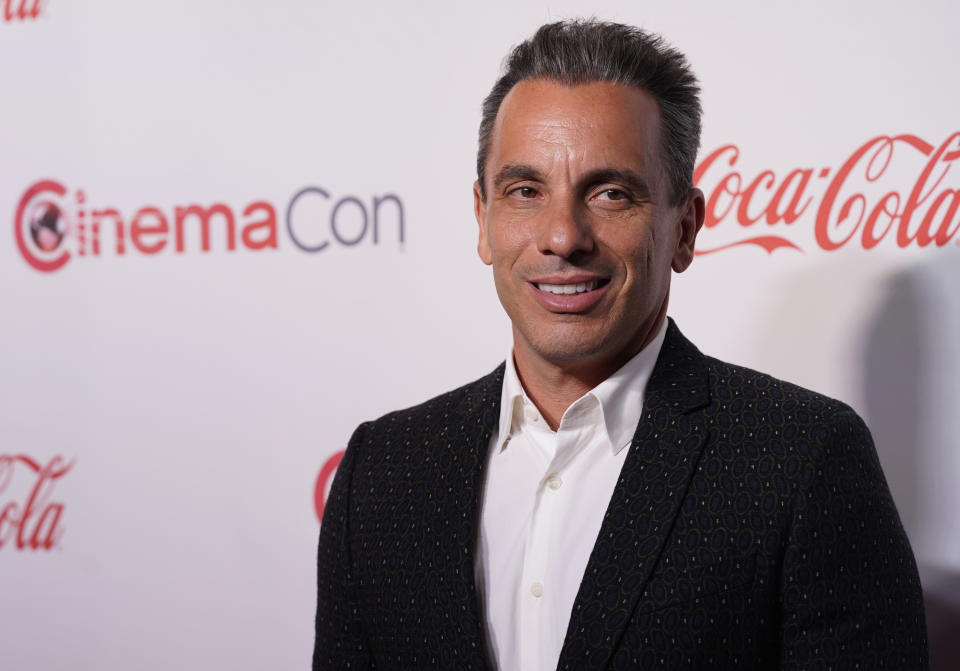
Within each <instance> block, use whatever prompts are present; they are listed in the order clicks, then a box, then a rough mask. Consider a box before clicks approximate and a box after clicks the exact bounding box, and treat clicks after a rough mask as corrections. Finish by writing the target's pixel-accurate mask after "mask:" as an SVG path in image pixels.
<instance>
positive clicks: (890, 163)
mask: <svg viewBox="0 0 960 671" xmlns="http://www.w3.org/2000/svg"><path fill="white" fill-rule="evenodd" d="M740 157H741V151H740V148H739V147H738V146H737V145H734V144H728V145H724V146H722V147H720V148H718V149H716V150H714V151H712V152H711V153H710V154H708V155H707V156H706V157H704V158H703V160H701V161H700V162H699V163H698V164H697V166H696V168H695V170H694V182H695V183H696V184H697V186H699V187H700V188H701V189H703V191H704V194H705V195H706V218H705V221H704V230H703V231H702V233H701V237H700V238H699V239H698V244H699V245H701V247H700V249H698V250H697V253H698V254H701V255H702V254H711V253H713V252H718V251H721V250H724V249H729V248H731V247H738V246H742V245H755V246H758V247H761V248H763V249H765V250H766V251H767V252H768V253H772V252H774V251H775V250H777V249H792V250H796V251H801V252H803V251H807V250H809V249H812V248H814V247H817V248H819V249H821V250H823V251H833V250H836V249H840V248H841V247H845V246H848V245H854V246H859V247H861V248H863V249H873V248H874V247H877V246H878V245H880V244H884V243H885V244H888V245H890V246H895V247H899V248H901V249H903V248H907V247H927V246H929V245H931V244H933V245H935V246H937V247H942V246H944V245H946V244H948V243H949V242H951V241H956V242H960V238H958V236H957V231H958V230H960V216H958V210H960V189H958V188H957V187H958V186H960V176H958V175H957V174H956V171H954V172H953V173H951V168H952V167H953V164H954V162H955V161H956V160H957V159H958V158H960V132H957V133H954V134H952V135H950V136H949V137H948V138H947V139H946V140H944V141H943V142H941V143H940V144H939V145H933V144H930V143H928V142H926V141H925V140H923V139H921V138H919V137H917V136H916V135H906V134H904V135H895V136H887V135H881V136H878V137H875V138H873V139H871V140H868V141H867V142H865V143H863V144H862V145H861V146H860V147H858V148H857V149H856V150H855V151H854V152H853V153H852V154H851V155H850V156H849V158H847V159H846V161H844V162H843V164H841V165H840V167H839V168H837V169H833V168H830V167H824V168H819V169H817V168H795V169H793V170H791V171H789V172H787V173H786V174H783V173H781V175H782V176H778V174H777V173H776V172H775V171H774V170H771V169H764V170H760V171H759V172H756V173H755V174H753V175H745V174H743V173H741V171H740V168H739V167H738V162H739V161H740ZM904 175H908V176H909V177H908V179H909V180H910V181H906V180H904V178H903V176H904ZM951 178H952V179H951ZM801 223H803V224H807V225H801ZM810 223H812V224H813V225H812V227H811V226H810V225H809V224H810Z"/></svg>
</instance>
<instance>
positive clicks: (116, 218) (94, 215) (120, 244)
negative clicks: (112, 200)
mask: <svg viewBox="0 0 960 671" xmlns="http://www.w3.org/2000/svg"><path fill="white" fill-rule="evenodd" d="M107 217H110V218H112V219H113V223H114V230H115V231H116V238H117V254H123V253H125V252H126V246H125V245H124V240H123V237H124V236H123V218H122V217H121V216H120V213H119V212H117V211H116V210H115V209H113V208H106V209H104V210H91V211H90V218H91V219H92V220H93V225H94V226H96V227H98V228H99V226H100V222H102V221H103V220H104V219H106V218H107Z"/></svg>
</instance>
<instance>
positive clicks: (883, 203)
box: [862, 193, 900, 249]
mask: <svg viewBox="0 0 960 671" xmlns="http://www.w3.org/2000/svg"><path fill="white" fill-rule="evenodd" d="M891 201H892V203H893V209H892V210H891V209H889V208H888V207H887V203H888V202H891ZM899 207H900V194H898V193H888V194H887V195H886V196H884V197H883V198H881V199H880V202H879V203H877V205H876V207H874V208H873V211H872V212H870V216H868V217H867V220H866V221H865V222H864V223H863V236H862V243H863V248H864V249H873V248H874V247H876V246H877V245H878V244H880V241H881V240H882V239H883V236H885V235H886V234H887V231H889V230H890V227H891V226H893V222H894V221H896V220H897V218H898V216H897V210H898V209H899ZM881 214H886V215H887V217H888V221H887V226H886V228H884V229H883V232H882V233H880V234H877V233H875V232H874V228H875V227H876V225H877V220H878V219H879V218H880V215H881Z"/></svg>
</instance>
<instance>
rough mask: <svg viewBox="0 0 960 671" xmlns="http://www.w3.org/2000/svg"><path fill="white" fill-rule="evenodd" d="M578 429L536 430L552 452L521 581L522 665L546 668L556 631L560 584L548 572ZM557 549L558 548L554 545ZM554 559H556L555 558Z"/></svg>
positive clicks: (539, 489) (537, 501) (536, 504)
mask: <svg viewBox="0 0 960 671" xmlns="http://www.w3.org/2000/svg"><path fill="white" fill-rule="evenodd" d="M580 437H581V436H580V435H579V432H578V431H570V430H566V431H565V430H560V431H559V432H557V433H556V434H552V435H550V434H546V433H545V432H536V435H535V437H533V439H534V440H535V441H537V442H539V443H540V446H541V447H542V446H543V445H544V442H545V441H549V442H550V444H551V448H552V449H548V450H547V452H549V453H552V455H553V458H552V459H551V460H550V462H549V464H548V465H547V468H546V469H545V470H544V475H543V477H541V478H540V480H539V482H538V483H537V485H536V486H537V493H536V497H535V502H534V510H533V515H532V516H531V523H530V527H529V533H528V536H527V543H526V549H525V552H524V563H523V579H522V582H521V590H522V591H523V593H522V594H521V595H520V603H521V632H522V635H521V663H522V666H521V668H522V669H543V668H546V666H545V664H546V653H547V651H548V650H549V649H550V646H551V637H553V636H554V635H555V632H554V631H553V626H554V622H553V618H555V617H556V615H557V614H556V613H554V612H553V606H552V605H551V604H552V603H553V601H554V598H553V595H554V591H555V590H556V589H557V588H558V587H559V586H558V585H553V584H551V578H552V576H551V575H550V572H549V561H550V557H551V554H550V548H551V547H552V546H553V538H554V536H555V534H554V529H555V528H556V525H557V524H561V523H562V521H563V520H562V518H563V509H562V500H561V492H560V490H561V487H562V484H563V476H564V470H565V469H566V467H567V465H568V464H569V462H570V460H571V457H572V456H573V453H574V451H575V448H576V445H575V444H574V443H576V441H577V440H578V439H579V438H580ZM554 551H556V548H554ZM554 561H555V560H554Z"/></svg>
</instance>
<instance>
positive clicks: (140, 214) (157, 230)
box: [130, 207, 169, 254]
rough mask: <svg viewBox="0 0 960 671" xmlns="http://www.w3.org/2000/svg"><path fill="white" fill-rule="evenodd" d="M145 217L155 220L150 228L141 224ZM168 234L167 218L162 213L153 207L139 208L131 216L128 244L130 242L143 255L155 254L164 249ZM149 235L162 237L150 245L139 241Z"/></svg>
mask: <svg viewBox="0 0 960 671" xmlns="http://www.w3.org/2000/svg"><path fill="white" fill-rule="evenodd" d="M147 217H152V218H153V219H154V220H155V223H154V224H153V225H152V226H148V225H146V224H143V223H142V220H143V219H145V218H147ZM168 232H169V231H168V227H167V218H166V217H165V216H163V212H161V211H160V210H158V209H157V208H155V207H144V208H141V209H140V210H138V211H137V213H136V214H135V215H133V221H132V222H130V242H132V243H133V246H134V247H136V248H137V249H139V250H140V251H141V252H142V253H144V254H156V253H157V252H159V251H160V250H161V249H163V248H164V247H166V246H167V238H166V236H167V233H168ZM149 235H156V236H162V237H160V238H159V239H158V240H155V241H154V242H152V243H147V242H144V241H143V240H142V239H141V238H143V237H146V236H149Z"/></svg>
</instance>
